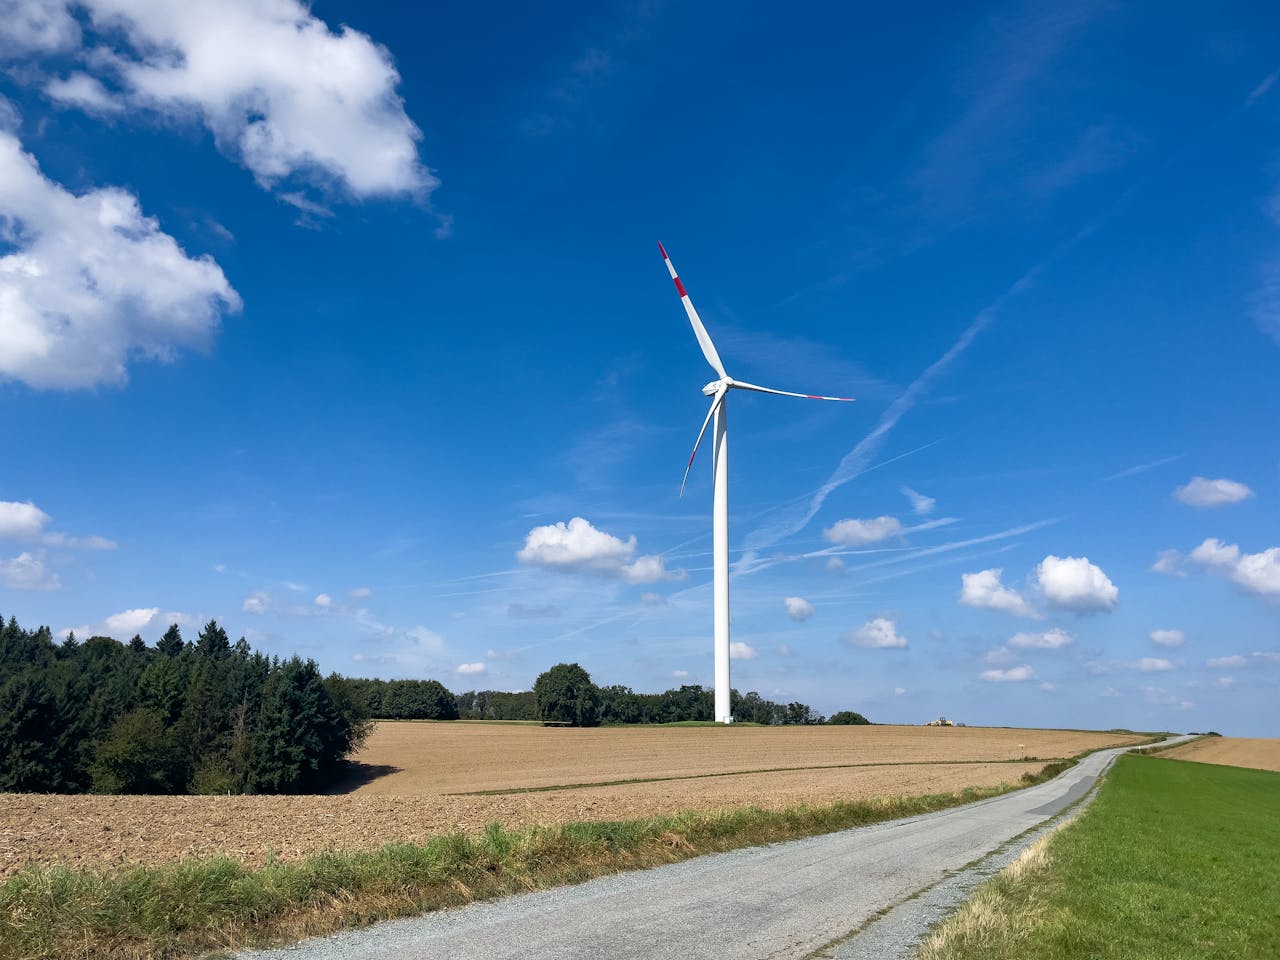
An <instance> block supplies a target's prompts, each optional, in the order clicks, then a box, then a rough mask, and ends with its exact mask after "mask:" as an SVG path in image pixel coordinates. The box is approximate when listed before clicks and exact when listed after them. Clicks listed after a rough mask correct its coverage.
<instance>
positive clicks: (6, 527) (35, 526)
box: [0, 500, 52, 540]
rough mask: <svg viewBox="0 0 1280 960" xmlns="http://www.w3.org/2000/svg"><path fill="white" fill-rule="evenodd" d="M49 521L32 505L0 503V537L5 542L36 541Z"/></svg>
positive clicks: (6, 501)
mask: <svg viewBox="0 0 1280 960" xmlns="http://www.w3.org/2000/svg"><path fill="white" fill-rule="evenodd" d="M51 519H52V517H50V516H49V515H48V514H47V513H45V512H44V511H43V510H41V509H40V508H39V507H37V506H36V505H35V504H34V503H30V502H27V503H19V502H16V501H10V500H5V501H0V537H3V538H4V539H6V540H38V539H39V538H40V535H41V534H42V533H44V527H45V524H47V523H48V522H49V521H50V520H51Z"/></svg>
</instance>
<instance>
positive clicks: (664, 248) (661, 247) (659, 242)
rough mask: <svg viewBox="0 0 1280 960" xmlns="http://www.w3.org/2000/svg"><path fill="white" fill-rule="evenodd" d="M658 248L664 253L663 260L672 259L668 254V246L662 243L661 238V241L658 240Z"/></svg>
mask: <svg viewBox="0 0 1280 960" xmlns="http://www.w3.org/2000/svg"><path fill="white" fill-rule="evenodd" d="M658 250H659V251H661V253H662V259H663V260H668V259H670V258H669V257H668V256H667V248H666V247H664V246H663V245H662V241H661V240H659V241H658Z"/></svg>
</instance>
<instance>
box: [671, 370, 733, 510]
mask: <svg viewBox="0 0 1280 960" xmlns="http://www.w3.org/2000/svg"><path fill="white" fill-rule="evenodd" d="M728 392H729V389H728V387H725V386H724V385H721V386H720V388H719V389H718V390H716V397H715V399H714V400H712V401H711V409H710V410H708V411H707V419H705V420H703V421H702V429H701V430H699V431H698V439H697V440H695V441H693V453H691V454H689V462H688V463H687V464H685V468H684V479H683V480H681V481H680V496H682V497H683V496H684V485H685V484H686V483H688V482H689V471H690V470H692V469H693V458H694V457H696V456H697V455H698V447H699V446H701V445H702V435H703V434H704V433H706V432H707V424H709V423H710V422H711V418H712V417H713V416H715V413H716V411H717V410H719V409H720V404H722V403H724V397H725V394H726V393H728Z"/></svg>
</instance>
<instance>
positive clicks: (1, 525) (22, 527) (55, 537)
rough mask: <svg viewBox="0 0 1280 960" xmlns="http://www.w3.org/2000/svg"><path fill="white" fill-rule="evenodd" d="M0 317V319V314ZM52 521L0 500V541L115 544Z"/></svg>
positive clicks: (86, 546) (104, 546)
mask: <svg viewBox="0 0 1280 960" xmlns="http://www.w3.org/2000/svg"><path fill="white" fill-rule="evenodd" d="M0 316H3V315H2V314H0ZM52 520H53V518H52V517H50V516H49V515H48V514H47V513H45V512H44V511H43V510H41V509H40V508H39V507H37V506H36V505H35V504H34V503H31V502H30V501H27V502H25V503H23V502H20V501H16V500H0V540H31V541H35V542H37V543H41V544H43V545H44V546H47V547H81V548H84V549H88V550H114V549H115V546H116V545H115V543H113V542H112V541H110V540H108V539H106V538H105V537H72V536H69V535H68V534H65V533H58V532H57V531H54V530H46V529H45V528H46V527H47V526H48V525H49V523H50V522H52Z"/></svg>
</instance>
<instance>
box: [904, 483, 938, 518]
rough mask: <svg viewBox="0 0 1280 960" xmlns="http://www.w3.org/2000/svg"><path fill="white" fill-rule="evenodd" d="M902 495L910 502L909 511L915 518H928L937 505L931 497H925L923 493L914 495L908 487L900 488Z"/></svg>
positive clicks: (914, 492)
mask: <svg viewBox="0 0 1280 960" xmlns="http://www.w3.org/2000/svg"><path fill="white" fill-rule="evenodd" d="M900 489H901V490H902V495H903V496H904V497H906V498H907V499H908V500H910V501H911V510H912V512H913V513H915V514H916V515H917V516H921V517H924V516H928V515H929V514H931V513H933V508H934V507H936V506H937V505H938V501H937V500H936V499H934V498H933V497H926V496H925V495H924V494H923V493H916V491H914V490H912V489H911V488H910V487H901V488H900Z"/></svg>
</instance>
